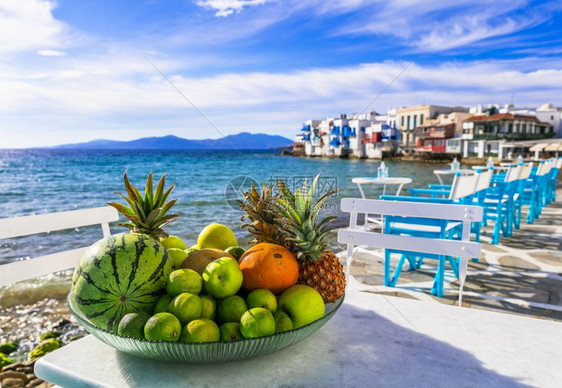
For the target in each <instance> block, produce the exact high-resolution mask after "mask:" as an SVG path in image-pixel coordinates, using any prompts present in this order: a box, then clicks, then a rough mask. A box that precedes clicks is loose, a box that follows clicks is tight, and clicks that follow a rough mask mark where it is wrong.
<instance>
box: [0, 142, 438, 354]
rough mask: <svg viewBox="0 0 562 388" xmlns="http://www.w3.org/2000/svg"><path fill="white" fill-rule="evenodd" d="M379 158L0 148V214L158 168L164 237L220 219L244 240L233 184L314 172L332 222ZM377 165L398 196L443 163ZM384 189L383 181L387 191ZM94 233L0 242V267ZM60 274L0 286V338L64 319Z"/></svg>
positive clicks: (102, 197)
mask: <svg viewBox="0 0 562 388" xmlns="http://www.w3.org/2000/svg"><path fill="white" fill-rule="evenodd" d="M380 163H381V162H380V161H377V160H364V159H363V160H358V159H337V158H304V157H292V156H282V155H280V153H279V152H278V151H263V150H260V151H247V150H221V151H216V150H213V151H204V150H173V151H172V150H140V151H139V150H58V149H29V150H0V196H1V199H2V200H1V201H0V218H7V217H18V216H25V215H34V214H42V213H51V212H59V211H67V210H74V209H82V208H91V207H99V206H104V205H106V204H107V203H108V202H122V203H124V200H122V199H121V198H120V197H119V196H118V195H117V194H116V193H123V194H126V191H125V187H124V184H123V174H124V172H125V171H126V172H127V176H128V178H129V180H130V181H131V183H132V184H133V185H134V186H136V187H137V188H139V189H140V190H141V191H142V189H143V188H144V185H145V183H146V179H147V176H148V174H149V173H150V172H152V173H153V177H154V182H155V184H156V182H157V181H158V180H159V179H160V178H161V177H162V176H163V175H164V174H166V187H169V186H170V185H172V184H175V188H174V189H173V191H172V194H171V196H170V199H174V198H177V203H176V205H175V206H174V207H173V209H172V212H173V213H177V214H179V215H180V218H179V220H178V221H176V222H174V223H172V224H169V225H168V226H167V227H166V228H165V230H166V231H167V232H168V233H169V234H173V235H177V236H179V237H181V238H182V239H184V241H186V243H187V245H188V246H189V245H192V244H195V243H196V240H197V235H198V234H199V232H200V231H201V230H202V229H203V228H204V227H205V226H206V225H208V224H210V223H215V222H217V223H222V224H225V225H227V226H229V227H230V228H231V229H232V230H233V231H234V233H235V234H236V236H237V238H238V240H239V242H240V243H241V245H244V244H247V243H248V242H249V241H250V240H251V237H250V236H249V235H248V233H247V232H246V231H245V230H244V229H242V228H241V225H242V222H241V217H242V216H243V215H244V213H243V212H242V211H241V210H240V208H239V206H238V202H237V200H241V199H242V194H241V190H243V191H247V190H249V188H250V187H251V184H252V183H254V184H255V185H258V186H262V185H263V184H264V183H265V184H267V185H270V184H274V183H276V182H277V181H278V180H279V179H283V180H284V181H285V182H286V184H287V186H288V187H289V188H291V189H293V190H295V189H296V188H298V187H301V186H302V185H303V183H304V181H305V180H306V181H307V182H308V183H309V184H310V182H311V181H312V179H313V178H314V177H315V176H316V175H318V174H320V178H319V183H318V186H317V195H322V194H323V193H326V192H329V191H331V190H334V189H335V190H339V191H338V192H337V193H335V194H332V195H331V196H330V197H329V199H328V201H327V202H326V206H325V210H324V213H325V214H326V215H332V214H335V215H337V216H338V217H339V219H338V222H340V223H345V222H346V221H347V220H346V218H345V214H342V213H341V212H340V211H339V206H338V204H339V201H340V200H341V198H344V197H360V192H359V190H358V188H357V185H355V184H354V183H353V182H352V179H353V178H355V177H375V176H376V175H377V169H378V168H379V166H380ZM385 164H386V166H387V167H388V171H389V176H390V177H409V178H412V180H413V182H412V183H411V184H409V185H407V186H405V188H404V189H403V194H406V193H407V188H409V187H425V186H427V184H429V183H438V182H437V179H436V177H435V175H434V174H433V170H435V169H445V168H449V165H447V164H444V163H422V162H409V161H408V162H406V161H385ZM364 188H365V189H366V195H367V196H368V197H370V198H376V197H377V196H378V195H379V194H381V192H380V188H377V187H375V186H374V185H373V186H372V187H370V186H369V187H366V186H364ZM393 190H394V188H393V187H392V186H390V187H388V188H387V194H389V193H390V194H392V191H393ZM123 221H124V219H123ZM110 229H111V232H112V233H119V232H124V231H126V229H124V228H123V227H121V226H119V225H117V223H116V224H115V225H111V228H110ZM101 237H102V234H101V228H100V227H99V226H92V227H82V228H77V229H75V230H66V231H57V232H50V233H47V234H43V235H35V236H29V237H19V238H12V239H4V240H0V271H1V270H2V267H1V266H2V265H3V264H7V263H10V262H14V261H18V260H30V259H32V258H33V257H37V256H41V255H46V254H49V253H53V252H57V251H60V250H67V249H73V248H78V247H81V246H85V245H89V244H91V243H93V242H95V241H97V240H98V239H100V238H101ZM335 238H336V237H335V233H334V234H333V238H332V241H331V242H330V243H331V245H332V248H333V249H336V250H337V249H338V245H337V243H336V241H335ZM70 276H71V272H66V273H62V274H54V275H50V276H47V277H45V278H40V279H34V280H32V281H28V282H21V283H18V284H16V285H12V286H9V287H3V288H0V343H1V342H4V341H7V340H13V339H21V338H27V339H28V340H29V339H30V338H31V339H34V338H35V337H36V336H37V333H39V332H41V331H42V330H43V331H44V330H46V329H47V328H48V326H49V325H50V324H51V325H52V324H53V322H55V321H58V320H61V319H63V320H64V319H66V317H67V316H68V311H67V309H66V305H65V296H66V294H67V293H68V291H69V287H70ZM30 341H31V340H30ZM31 342H33V341H31ZM29 346H31V344H30V345H29Z"/></svg>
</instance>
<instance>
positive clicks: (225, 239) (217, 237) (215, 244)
mask: <svg viewBox="0 0 562 388" xmlns="http://www.w3.org/2000/svg"><path fill="white" fill-rule="evenodd" d="M197 245H198V246H199V248H200V249H204V248H217V249H222V250H225V249H226V248H228V247H231V246H237V245H238V241H236V236H234V233H233V232H232V230H230V229H229V228H228V227H227V226H225V225H222V224H210V225H207V226H206V227H205V228H204V229H203V230H202V231H201V233H199V237H197Z"/></svg>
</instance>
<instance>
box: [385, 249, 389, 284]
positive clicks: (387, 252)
mask: <svg viewBox="0 0 562 388" xmlns="http://www.w3.org/2000/svg"><path fill="white" fill-rule="evenodd" d="M384 285H385V286H387V287H390V250H388V249H385V250H384Z"/></svg>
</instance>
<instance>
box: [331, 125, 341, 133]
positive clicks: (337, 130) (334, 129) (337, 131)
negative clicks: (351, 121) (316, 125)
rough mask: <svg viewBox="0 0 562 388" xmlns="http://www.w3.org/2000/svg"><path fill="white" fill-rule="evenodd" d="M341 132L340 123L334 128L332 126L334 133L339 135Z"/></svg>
mask: <svg viewBox="0 0 562 388" xmlns="http://www.w3.org/2000/svg"><path fill="white" fill-rule="evenodd" d="M339 134H340V127H339V125H334V128H332V135H339Z"/></svg>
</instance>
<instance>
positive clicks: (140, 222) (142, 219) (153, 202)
mask: <svg viewBox="0 0 562 388" xmlns="http://www.w3.org/2000/svg"><path fill="white" fill-rule="evenodd" d="M123 180H124V181H125V188H126V189H127V194H128V197H125V196H124V195H123V194H121V193H117V194H118V195H120V196H121V197H122V198H123V199H124V200H125V201H126V202H127V204H128V205H129V206H130V207H127V206H125V205H123V204H120V203H115V202H110V203H108V205H110V206H113V207H114V208H116V209H117V210H118V211H119V212H120V213H121V214H123V215H124V216H125V217H126V218H127V219H128V220H129V221H130V222H122V223H120V224H119V225H121V226H124V227H126V228H127V229H129V230H130V231H131V232H134V233H142V234H146V235H148V236H150V237H152V238H154V239H156V240H157V241H158V240H160V239H161V238H166V237H168V234H167V233H166V232H164V230H163V229H162V228H163V227H164V226H165V225H167V224H169V223H170V222H172V221H174V220H176V219H177V218H179V215H177V214H168V215H166V213H167V212H168V211H169V210H170V209H171V207H172V206H174V204H175V203H176V201H177V199H174V200H171V201H170V202H168V203H166V200H167V199H168V196H169V195H170V193H171V192H172V190H173V189H174V187H175V185H172V186H170V187H169V188H168V190H166V192H164V183H165V182H166V174H164V175H163V176H162V178H160V181H159V182H158V185H157V186H156V191H155V192H154V193H153V192H152V173H150V174H148V178H147V179H146V186H145V192H144V197H143V196H142V194H141V193H140V192H139V190H137V188H136V187H135V186H133V185H132V184H131V183H130V182H129V179H128V178H127V171H125V173H124V174H123Z"/></svg>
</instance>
